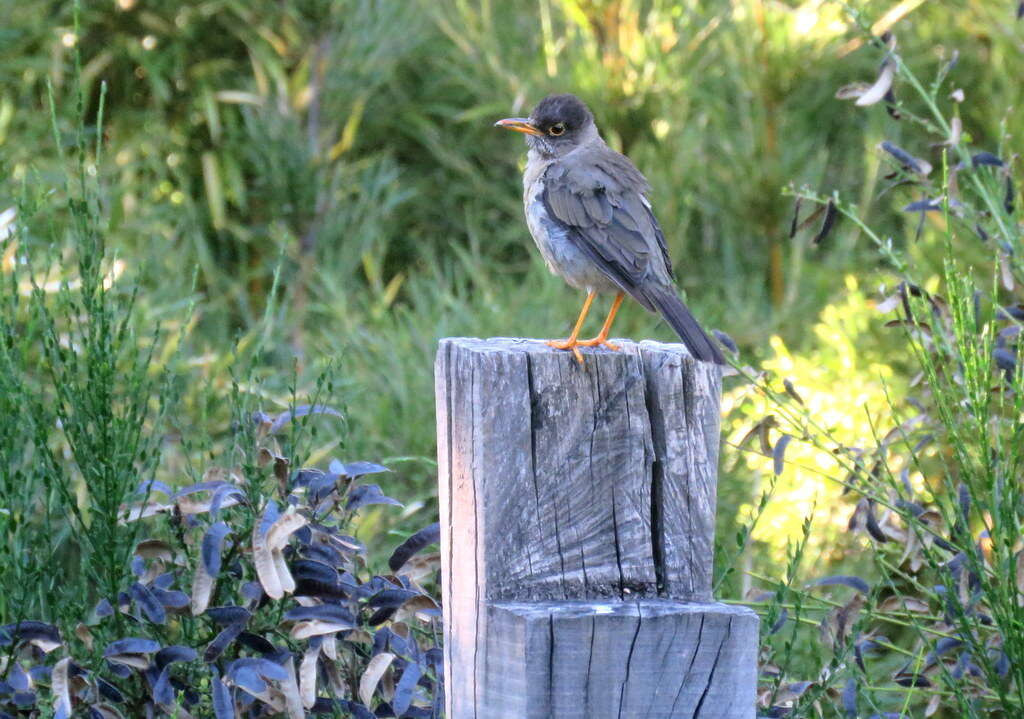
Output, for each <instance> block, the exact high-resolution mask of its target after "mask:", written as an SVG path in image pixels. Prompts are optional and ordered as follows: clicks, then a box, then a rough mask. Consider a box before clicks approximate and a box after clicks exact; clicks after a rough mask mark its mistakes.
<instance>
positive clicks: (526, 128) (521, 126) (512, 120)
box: [494, 117, 544, 136]
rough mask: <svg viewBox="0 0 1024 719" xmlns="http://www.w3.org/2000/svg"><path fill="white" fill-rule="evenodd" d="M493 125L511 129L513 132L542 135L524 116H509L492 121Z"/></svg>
mask: <svg viewBox="0 0 1024 719" xmlns="http://www.w3.org/2000/svg"><path fill="white" fill-rule="evenodd" d="M494 126H495V127H503V128H505V129H506V130H513V131H515V132H524V133H526V134H527V135H540V136H543V135H544V133H543V132H541V131H540V130H538V129H537V128H536V126H534V125H532V124H530V120H529V119H527V118H525V117H509V118H506V119H504V120H498V121H497V122H496V123H494Z"/></svg>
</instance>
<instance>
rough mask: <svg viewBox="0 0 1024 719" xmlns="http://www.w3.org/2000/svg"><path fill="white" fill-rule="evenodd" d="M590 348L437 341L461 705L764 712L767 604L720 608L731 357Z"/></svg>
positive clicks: (637, 714)
mask: <svg viewBox="0 0 1024 719" xmlns="http://www.w3.org/2000/svg"><path fill="white" fill-rule="evenodd" d="M586 354H587V366H586V368H585V370H586V371H580V369H579V368H578V367H577V366H576V363H575V360H574V359H573V358H572V356H571V355H569V354H567V353H560V352H556V351H554V350H552V349H550V348H547V347H544V346H543V345H540V343H534V342H524V341H516V340H461V339H458V340H445V341H444V343H443V344H442V347H441V351H440V352H439V353H438V359H437V372H438V374H437V383H436V388H437V392H438V397H437V409H438V455H439V456H438V459H439V465H438V469H439V481H440V482H441V489H440V492H439V495H440V498H441V501H442V513H443V514H445V515H446V516H445V517H444V518H443V522H442V529H443V535H444V536H443V537H442V557H443V560H444V561H443V564H444V567H443V570H444V572H445V575H444V577H443V585H444V586H443V596H444V599H445V605H444V609H445V612H444V622H445V652H444V654H445V661H446V665H445V673H446V682H447V691H446V692H445V705H446V711H447V714H446V715H447V716H448V717H449V719H473V718H476V719H483V718H484V717H501V718H502V719H695V717H696V715H697V714H698V713H699V715H700V716H699V719H752V717H753V694H754V687H755V684H756V668H755V667H756V664H755V660H756V650H757V645H756V642H757V618H756V615H754V614H753V613H752V612H750V611H749V610H745V609H742V608H738V607H727V606H724V605H721V604H714V603H709V602H708V600H709V599H710V559H711V550H712V540H713V536H712V531H713V513H714V497H715V486H714V485H715V466H714V462H715V461H716V458H717V441H718V434H717V433H718V426H717V406H718V404H717V403H718V393H719V381H718V377H717V375H716V374H715V372H716V371H717V370H715V369H714V368H708V367H705V366H703V365H700V364H696V363H694V362H693V361H692V360H691V359H689V358H688V357H686V356H685V355H684V354H683V353H682V350H680V349H679V348H677V347H673V346H668V345H658V344H656V343H641V344H639V345H636V344H633V343H630V342H628V341H627V342H623V350H622V352H619V353H612V352H603V351H596V352H591V351H588V352H587V353H586ZM627 595H628V596H629V597H630V598H633V599H634V601H624V598H625V597H627ZM682 600H686V601H682ZM683 669H685V671H684V672H683V673H682V675H681V670H683ZM748 690H749V691H748ZM737 693H739V694H740V695H743V696H746V695H747V694H749V695H750V712H749V713H748V712H747V707H746V706H745V704H744V702H745V700H742V699H741V700H736V701H734V699H733V697H734V695H736V694H737ZM730 707H731V708H730Z"/></svg>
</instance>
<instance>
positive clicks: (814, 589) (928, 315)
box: [740, 14, 1024, 717]
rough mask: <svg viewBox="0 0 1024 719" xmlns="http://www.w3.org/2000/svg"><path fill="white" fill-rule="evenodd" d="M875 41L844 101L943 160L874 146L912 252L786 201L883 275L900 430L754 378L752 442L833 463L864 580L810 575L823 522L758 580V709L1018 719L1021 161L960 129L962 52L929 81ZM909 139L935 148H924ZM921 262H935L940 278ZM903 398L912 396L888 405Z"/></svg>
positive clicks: (833, 201)
mask: <svg viewBox="0 0 1024 719" xmlns="http://www.w3.org/2000/svg"><path fill="white" fill-rule="evenodd" d="M853 18H854V19H855V20H857V21H860V18H859V16H857V15H856V14H853ZM872 44H873V45H874V47H875V48H876V51H877V52H878V53H879V54H880V56H881V58H882V61H881V66H880V70H879V73H878V77H877V78H876V79H875V82H874V83H873V84H871V83H865V84H862V85H857V86H853V87H849V88H844V89H843V90H842V91H841V93H840V94H841V95H842V96H844V97H848V98H859V101H858V104H860V105H870V104H875V103H879V107H882V106H887V108H888V110H889V113H890V115H891V116H892V120H891V122H894V123H895V122H897V121H899V122H902V123H908V122H909V123H912V124H913V125H914V127H915V128H917V129H919V130H922V131H924V132H925V133H927V134H930V135H931V136H932V138H933V140H934V143H933V144H932V145H931V148H932V150H933V152H934V153H935V155H936V158H935V160H934V162H930V161H928V160H925V159H922V158H921V157H917V156H916V155H915V154H914V153H911V152H910V151H907V150H905V149H903V148H902V147H900V146H898V145H896V144H895V143H893V142H890V141H886V142H884V143H883V144H882V145H881V146H880V148H879V152H881V153H883V154H884V155H885V156H886V157H888V159H889V161H890V162H891V164H892V174H891V175H889V179H890V180H891V181H892V184H891V185H890V187H889V188H887V190H891V191H893V192H897V191H900V190H903V191H906V192H908V194H909V195H910V196H909V198H908V200H909V202H908V204H906V205H905V207H904V208H903V209H904V211H905V212H907V213H909V214H910V215H911V216H912V217H913V218H914V222H913V223H911V224H910V225H909V227H908V238H907V239H906V240H905V241H902V242H898V241H897V240H896V239H894V238H893V237H883V236H881V235H880V234H879V233H878V232H876V231H875V230H874V229H873V228H872V226H871V224H870V223H869V222H868V221H867V220H866V219H865V217H864V216H863V214H862V212H861V211H860V209H859V208H858V207H857V206H856V205H854V204H851V203H849V202H848V201H846V200H844V199H843V198H842V197H841V196H840V195H839V194H838V193H835V194H833V195H832V196H831V197H824V196H820V195H818V194H816V193H814V192H812V191H811V190H809V189H807V188H803V189H799V190H794V194H796V195H797V197H798V205H797V206H798V211H799V207H800V204H801V202H802V203H814V204H817V205H818V206H819V207H821V208H822V212H821V213H820V214H819V215H818V217H819V218H821V219H820V222H821V223H822V224H821V229H820V230H819V231H818V235H817V237H816V241H827V235H828V232H829V230H830V229H831V228H832V227H833V226H834V224H835V222H836V220H838V219H839V218H842V220H843V221H844V222H849V223H852V225H853V226H854V227H855V228H856V231H857V232H859V233H860V234H861V235H862V236H864V237H867V238H869V239H870V240H871V241H873V242H874V243H875V245H876V246H877V248H878V250H879V252H880V254H881V256H882V258H883V259H884V260H885V261H886V263H887V265H888V267H889V268H890V269H889V270H888V272H886V273H884V274H883V276H882V278H881V280H882V282H883V283H884V284H885V285H888V289H886V290H885V291H884V292H883V296H882V298H880V300H879V301H878V303H877V306H876V310H877V311H878V312H880V313H883V314H885V315H888V316H891V317H892V319H890V320H889V321H888V322H886V327H888V328H890V331H891V332H895V333H899V334H900V336H901V338H902V340H903V345H902V348H903V350H904V351H903V353H902V354H901V355H900V356H898V357H897V356H893V357H892V358H891V361H890V365H891V367H892V368H894V371H897V372H899V373H901V374H900V377H899V378H898V380H897V381H893V380H890V379H886V378H885V377H884V376H881V377H880V378H879V381H880V382H881V384H882V386H883V387H885V388H886V389H887V392H888V394H887V398H886V403H887V408H888V414H889V416H888V417H885V418H884V419H883V420H882V421H879V420H878V417H877V415H871V414H868V415H867V417H868V420H869V422H870V433H869V434H868V436H863V437H860V438H853V439H852V441H851V438H849V437H841V436H840V435H839V434H838V433H837V432H836V430H835V428H834V426H832V424H831V423H830V422H828V421H823V420H822V418H821V413H820V412H816V411H815V410H812V409H811V408H810V407H809V406H808V405H807V404H805V403H804V401H803V399H802V397H801V395H800V391H801V388H800V387H799V386H794V384H793V383H792V382H790V381H789V379H788V378H786V377H783V376H779V375H778V374H777V373H775V372H766V373H763V374H761V375H759V376H754V375H753V374H749V376H748V378H749V379H750V380H751V381H752V382H753V386H754V387H755V388H756V391H757V392H758V393H759V394H760V396H761V397H762V398H763V400H764V402H765V404H766V405H767V407H768V408H769V409H770V412H771V414H770V415H768V416H766V417H764V418H763V419H762V420H760V421H759V422H758V423H757V424H756V426H755V427H754V428H753V429H752V430H751V431H750V432H749V433H748V437H749V439H750V440H755V439H757V438H760V440H761V450H762V452H763V454H765V455H766V456H767V457H768V458H769V459H770V460H771V461H772V464H773V465H774V467H773V472H774V474H776V475H778V474H779V473H781V472H783V471H784V470H785V467H786V464H787V448H789V447H791V446H792V444H791V442H792V443H805V444H806V445H808V446H809V447H811V448H813V450H815V451H817V452H820V453H822V454H825V455H827V456H828V457H829V458H830V460H829V461H828V462H824V463H823V465H824V466H826V467H827V466H829V465H830V464H833V463H834V464H835V465H837V466H838V471H836V470H833V471H832V472H831V473H828V476H829V478H830V479H831V480H833V481H834V482H836V483H837V484H838V485H840V486H841V487H842V492H843V494H844V495H845V496H846V497H847V498H848V499H849V502H850V505H849V521H848V531H849V532H850V533H851V534H853V535H854V536H855V538H856V541H855V543H854V546H853V547H851V549H852V550H853V551H854V552H855V554H854V556H853V558H851V560H850V561H849V562H848V563H847V566H854V565H857V564H859V565H860V566H861V567H862V568H863V571H862V572H859V575H860V576H858V575H854V574H844V575H839V576H815V575H816V573H817V572H818V571H820V570H819V569H818V567H817V566H815V565H814V564H812V563H811V562H809V561H808V558H809V557H810V556H812V555H811V554H810V553H809V552H808V551H807V548H808V545H809V542H810V540H811V537H812V534H813V533H814V532H815V531H816V528H815V527H814V526H813V524H812V522H811V521H810V520H809V519H808V520H807V521H805V523H804V526H803V528H802V532H801V534H800V536H799V537H797V538H796V539H795V540H794V541H793V542H792V544H791V547H790V551H789V553H788V562H787V568H786V571H785V572H784V573H783V575H782V576H780V577H774V578H773V577H761V578H760V581H759V582H758V584H760V587H761V588H758V589H755V590H754V592H753V595H754V596H753V599H754V600H755V601H756V602H757V603H759V605H760V606H761V607H762V609H763V612H764V623H763V629H764V637H763V639H764V641H763V647H762V666H761V671H762V685H761V692H760V696H759V702H760V706H761V711H762V713H763V714H764V715H765V716H771V717H782V716H789V717H810V716H843V717H857V716H873V717H874V716H877V717H903V716H911V715H913V716H919V715H921V712H923V715H924V716H933V715H940V714H941V715H942V716H953V715H954V713H955V714H956V715H959V716H965V717H988V716H1019V715H1020V713H1021V711H1022V708H1024V642H1022V637H1024V631H1022V630H1024V609H1022V606H1024V551H1022V550H1024V544H1022V540H1021V527H1022V522H1024V494H1022V486H1021V483H1020V479H1019V474H1020V468H1021V459H1022V457H1024V453H1022V447H1024V445H1022V444H1021V441H1020V418H1021V416H1022V413H1021V410H1022V409H1024V404H1022V399H1021V398H1022V390H1024V386H1022V374H1021V364H1020V361H1019V359H1020V358H1019V347H1020V345H1019V340H1018V338H1019V333H1020V328H1021V323H1020V320H1021V319H1022V318H1024V313H1022V312H1021V311H1020V307H1021V303H1020V298H1019V297H1018V288H1019V285H1020V281H1021V279H1022V278H1024V275H1022V272H1024V265H1022V264H1021V262H1020V256H1021V255H1020V252H1021V249H1022V247H1021V227H1020V225H1019V223H1018V222H1017V220H1016V217H1015V215H1016V212H1017V207H1016V205H1017V204H1018V198H1017V192H1016V187H1015V184H1014V181H1013V176H1012V171H1011V170H1012V167H1011V165H1012V159H1011V158H1012V157H1013V156H1012V155H1011V154H1010V152H1009V150H1008V148H1007V147H1000V148H984V147H976V146H973V145H972V137H971V134H970V130H969V128H968V127H965V126H964V124H963V120H962V119H961V117H962V115H961V112H960V108H961V104H962V103H963V102H964V93H963V91H962V90H957V89H955V87H953V88H950V87H949V86H948V85H947V84H946V80H947V78H948V77H955V68H956V65H957V56H956V55H955V54H954V55H953V56H952V57H951V58H947V59H946V61H944V62H942V63H941V65H940V67H939V69H938V71H937V73H936V78H935V80H934V81H933V82H931V83H929V84H927V85H926V84H925V83H923V82H922V81H920V80H919V78H918V75H917V74H916V73H915V72H914V71H912V70H911V69H910V68H909V67H908V63H907V61H906V60H905V59H904V57H903V56H902V55H901V54H900V53H899V52H898V51H897V49H896V45H895V39H894V38H892V37H885V38H881V39H874V40H872ZM905 93H909V96H910V97H909V98H908V99H897V98H903V95H904V94H905ZM944 108H951V110H952V113H953V114H952V117H950V116H949V115H948V114H947V111H946V110H945V109H944ZM900 118H902V119H900ZM904 141H905V143H909V142H913V146H914V147H924V142H923V141H921V140H920V139H918V138H916V137H912V136H905V137H904ZM797 226H798V220H797V219H796V218H794V221H793V227H794V228H796V227H797ZM932 227H934V229H932ZM929 251H931V252H933V253H937V254H938V255H939V256H940V257H941V264H940V265H939V268H938V273H937V275H938V276H937V278H934V279H933V278H932V277H930V276H929V274H928V273H929V264H928V261H927V258H928V256H929V254H928V253H929ZM899 386H904V387H906V389H905V390H904V391H903V392H901V393H900V394H895V393H893V392H892V389H893V388H894V387H899ZM770 491H771V490H770V489H769V493H770ZM748 538H749V534H743V535H741V536H740V541H741V542H746V541H747V540H748ZM856 553H860V557H859V558H858V557H857V554H856ZM808 575H809V576H808ZM815 632H816V633H817V637H815V636H814V634H815ZM815 667H816V668H815ZM794 672H800V673H801V675H798V676H794Z"/></svg>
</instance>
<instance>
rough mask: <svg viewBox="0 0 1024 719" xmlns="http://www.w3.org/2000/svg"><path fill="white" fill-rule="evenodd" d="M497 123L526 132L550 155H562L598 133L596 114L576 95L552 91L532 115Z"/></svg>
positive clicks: (534, 144)
mask: <svg viewBox="0 0 1024 719" xmlns="http://www.w3.org/2000/svg"><path fill="white" fill-rule="evenodd" d="M494 126H495V127H503V128H505V129H506V130H514V131H515V132H522V133H524V134H525V135H526V144H527V145H529V146H530V147H531V148H532V149H534V150H537V151H538V152H540V153H541V154H542V155H546V156H548V157H561V156H562V155H564V154H566V153H567V152H571V151H572V150H574V149H575V148H577V147H579V145H581V144H583V143H585V142H587V141H589V140H590V139H592V138H594V137H597V128H596V127H595V126H594V116H593V115H592V114H591V112H590V110H589V108H587V106H586V105H585V104H583V101H582V100H580V99H579V98H578V97H576V96H575V95H569V94H565V95H548V96H547V97H545V98H544V99H543V100H541V101H540V102H539V103H537V107H535V108H533V112H531V113H530V116H529V117H510V118H507V119H504V120H498V121H497V122H496V123H494Z"/></svg>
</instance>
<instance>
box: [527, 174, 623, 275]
mask: <svg viewBox="0 0 1024 719" xmlns="http://www.w3.org/2000/svg"><path fill="white" fill-rule="evenodd" d="M524 189H525V193H524V195H523V205H524V210H525V212H526V225H527V227H529V228H530V234H531V235H533V241H534V243H536V245H537V249H538V250H540V254H541V257H543V258H544V262H545V263H546V264H547V266H548V269H549V270H551V272H553V273H554V274H556V275H558V276H560V277H561V278H562V279H564V280H565V281H566V282H568V283H569V284H570V285H572V286H573V287H576V288H577V289H581V290H594V291H595V292H615V291H617V290H618V287H617V286H616V285H615V283H614V282H612V281H611V279H609V278H608V276H607V275H605V274H604V272H602V271H601V270H600V269H599V268H598V266H597V264H596V263H595V262H594V261H593V260H592V259H591V258H590V257H589V256H588V255H587V254H586V253H584V252H583V250H581V249H580V247H579V244H578V243H577V241H576V240H574V239H573V238H572V237H570V232H571V231H572V230H571V229H570V228H569V227H567V226H566V225H565V224H564V223H563V222H561V221H560V220H558V219H557V218H555V217H552V216H551V214H550V213H549V212H548V209H547V206H546V205H545V204H544V199H543V194H544V177H543V173H541V174H540V175H539V176H537V177H536V178H535V179H534V181H533V182H532V183H530V184H529V185H526V187H525V188H524Z"/></svg>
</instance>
